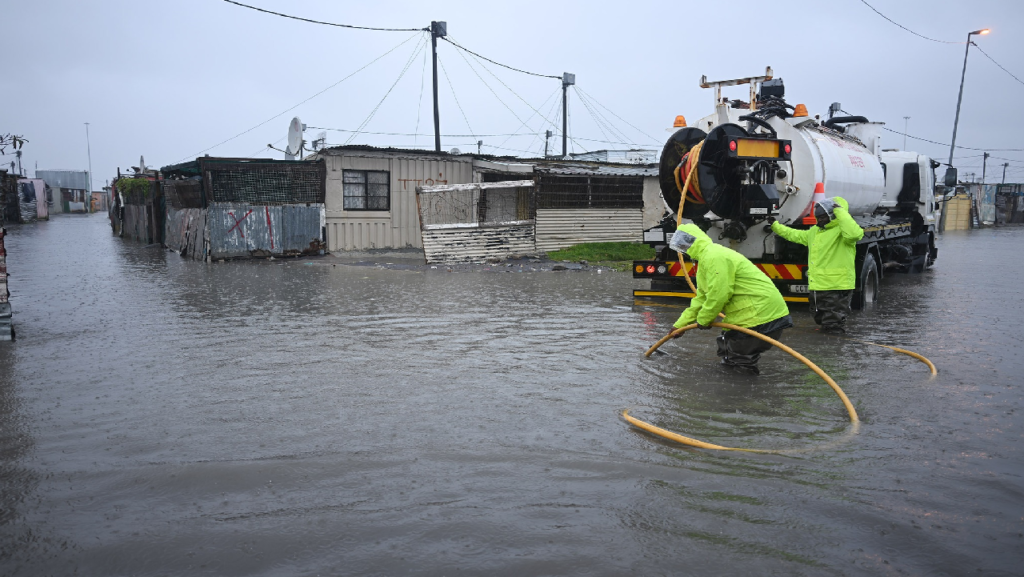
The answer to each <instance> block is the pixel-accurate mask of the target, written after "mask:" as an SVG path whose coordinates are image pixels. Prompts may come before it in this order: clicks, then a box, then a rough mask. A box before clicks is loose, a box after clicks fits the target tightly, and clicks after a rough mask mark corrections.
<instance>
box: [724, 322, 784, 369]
mask: <svg viewBox="0 0 1024 577" xmlns="http://www.w3.org/2000/svg"><path fill="white" fill-rule="evenodd" d="M792 326H793V319H792V318H790V316H789V315H786V316H784V317H779V318H777V319H775V320H774V321H769V322H767V323H764V324H763V325H757V326H756V327H744V328H749V329H750V330H752V331H754V332H756V333H761V334H762V335H765V336H766V337H770V338H773V339H775V340H779V337H781V336H782V331H783V329H788V328H790V327H792ZM717 343H718V356H720V357H722V364H726V365H733V366H742V367H750V368H752V369H755V370H756V369H757V361H758V359H760V358H761V353H763V352H765V351H767V350H768V349H770V348H772V346H773V345H772V344H771V343H766V342H764V341H762V340H761V339H759V338H757V337H753V336H750V335H748V334H746V333H741V332H740V331H730V330H724V331H722V334H721V335H719V336H718V339H717Z"/></svg>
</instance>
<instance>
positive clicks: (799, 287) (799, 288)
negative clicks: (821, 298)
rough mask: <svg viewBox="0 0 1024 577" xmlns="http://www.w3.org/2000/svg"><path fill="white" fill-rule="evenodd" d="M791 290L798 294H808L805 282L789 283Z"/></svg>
mask: <svg viewBox="0 0 1024 577" xmlns="http://www.w3.org/2000/svg"><path fill="white" fill-rule="evenodd" d="M789 292H791V293H796V294H802V295H805V294H807V285H805V284H791V285H789Z"/></svg>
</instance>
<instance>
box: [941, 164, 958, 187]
mask: <svg viewBox="0 0 1024 577" xmlns="http://www.w3.org/2000/svg"><path fill="white" fill-rule="evenodd" d="M942 180H943V182H942V183H943V184H945V185H946V186H948V187H950V188H953V187H955V186H956V169H955V168H953V167H952V166H950V167H949V168H947V169H946V176H945V177H944V178H943V179H942Z"/></svg>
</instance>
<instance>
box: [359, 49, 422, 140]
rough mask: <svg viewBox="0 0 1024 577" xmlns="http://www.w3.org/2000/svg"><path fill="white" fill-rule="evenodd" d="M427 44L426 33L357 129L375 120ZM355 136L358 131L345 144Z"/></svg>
mask: <svg viewBox="0 0 1024 577" xmlns="http://www.w3.org/2000/svg"><path fill="white" fill-rule="evenodd" d="M426 46H427V42H426V35H424V36H423V38H422V39H421V41H420V42H419V43H418V44H417V45H416V48H415V49H414V50H413V51H412V56H410V57H409V60H408V61H407V62H406V63H405V68H402V71H401V72H399V73H398V78H396V79H395V82H394V84H392V85H391V88H388V91H387V92H385V93H384V97H383V98H381V99H380V102H378V103H377V106H374V107H373V110H371V111H370V114H369V115H368V116H367V117H366V119H365V120H363V122H362V124H360V125H359V126H358V127H356V130H362V129H363V128H364V127H365V126H366V125H367V124H369V123H370V121H371V120H373V117H374V115H376V114H377V111H378V110H380V107H381V105H382V104H384V101H385V100H387V98H388V96H390V95H391V91H392V90H394V89H395V86H398V83H399V82H401V81H402V77H404V76H405V73H406V72H408V71H409V67H410V66H412V63H413V61H414V60H416V57H417V56H419V55H420V51H421V50H424V49H425V48H426ZM355 137H356V133H353V134H352V136H350V137H349V138H348V140H346V141H345V144H348V143H349V142H351V141H352V139H353V138H355Z"/></svg>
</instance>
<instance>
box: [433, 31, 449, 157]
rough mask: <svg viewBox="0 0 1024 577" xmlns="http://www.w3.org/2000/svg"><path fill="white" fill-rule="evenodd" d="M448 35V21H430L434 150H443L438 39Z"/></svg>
mask: <svg viewBox="0 0 1024 577" xmlns="http://www.w3.org/2000/svg"><path fill="white" fill-rule="evenodd" d="M447 35H448V23H447V22H436V21H432V22H431V23H430V47H431V55H432V57H433V59H434V151H435V152H441V113H440V111H439V110H438V108H437V39H438V38H444V37H445V36H447Z"/></svg>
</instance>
